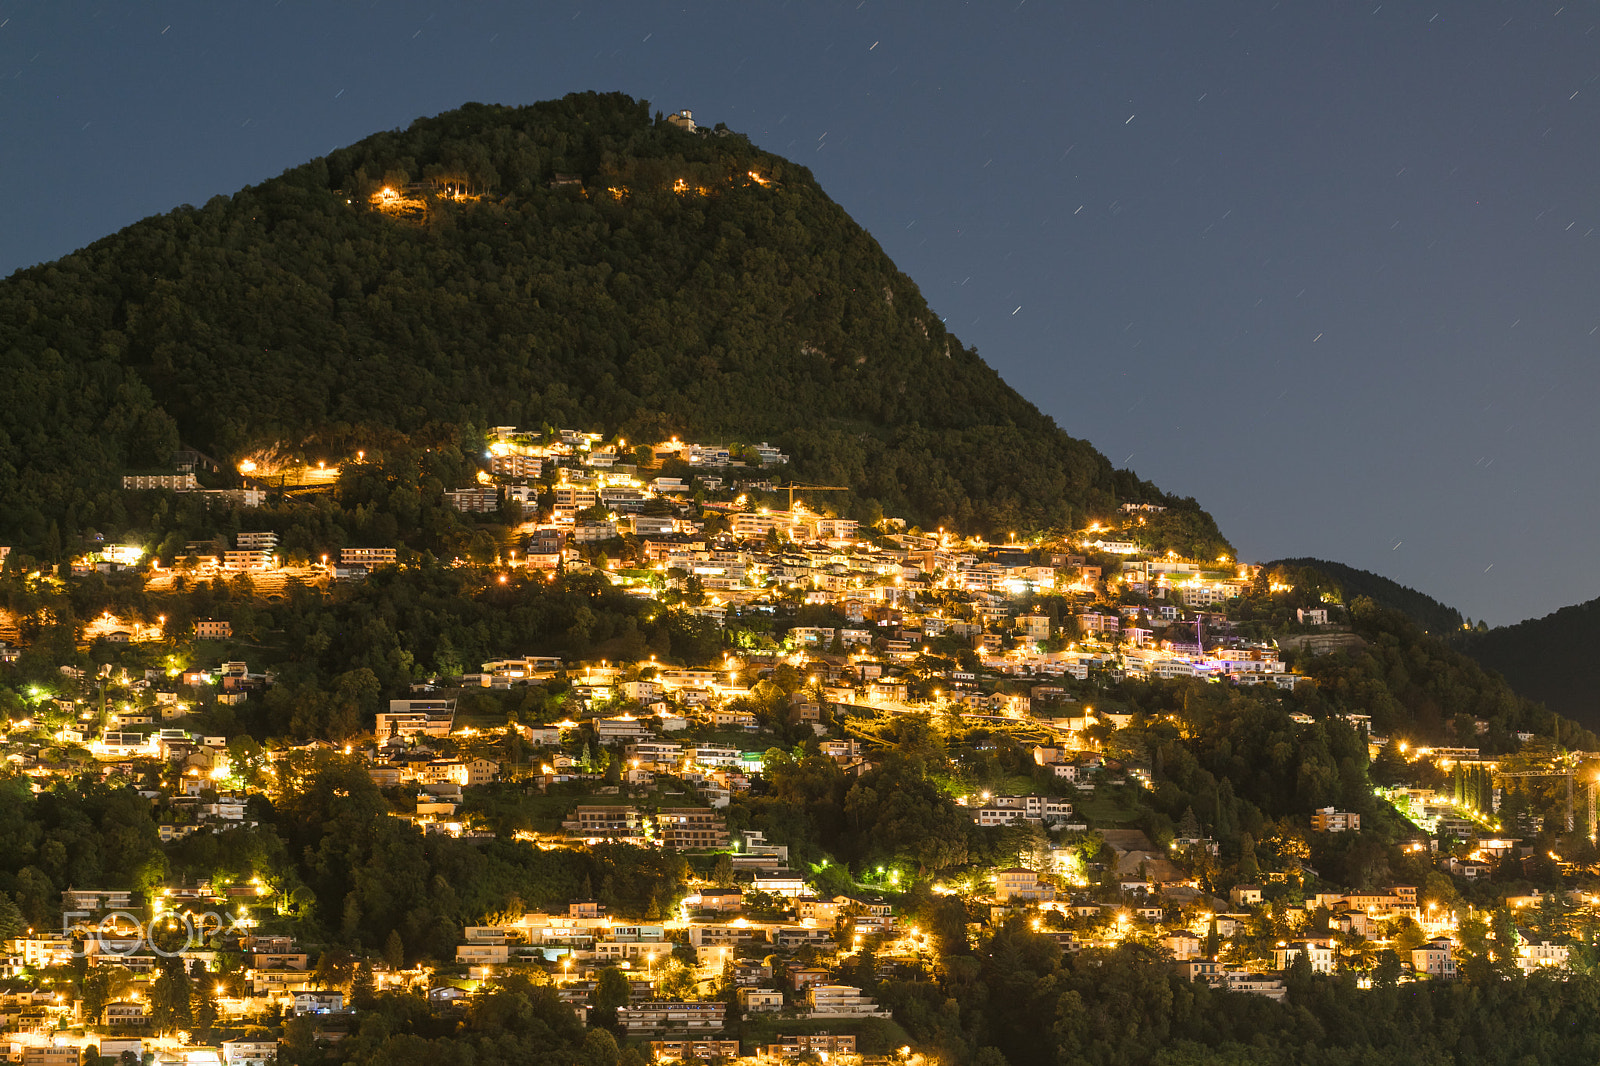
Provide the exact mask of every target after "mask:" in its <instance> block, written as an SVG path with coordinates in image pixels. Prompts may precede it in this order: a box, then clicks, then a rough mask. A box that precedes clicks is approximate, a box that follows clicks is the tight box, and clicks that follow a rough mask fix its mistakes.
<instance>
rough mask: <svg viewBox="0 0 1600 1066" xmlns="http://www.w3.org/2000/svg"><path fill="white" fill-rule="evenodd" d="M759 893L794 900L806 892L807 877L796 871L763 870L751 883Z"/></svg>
mask: <svg viewBox="0 0 1600 1066" xmlns="http://www.w3.org/2000/svg"><path fill="white" fill-rule="evenodd" d="M750 887H751V888H753V889H755V890H756V891H757V892H771V893H773V894H774V895H779V896H788V897H789V898H791V899H792V898H794V897H795V896H798V895H800V894H801V893H802V892H804V891H805V890H806V881H805V877H804V876H803V875H801V874H799V873H796V872H795V871H794V870H761V871H759V872H757V873H756V875H755V877H754V879H752V880H751V882H750Z"/></svg>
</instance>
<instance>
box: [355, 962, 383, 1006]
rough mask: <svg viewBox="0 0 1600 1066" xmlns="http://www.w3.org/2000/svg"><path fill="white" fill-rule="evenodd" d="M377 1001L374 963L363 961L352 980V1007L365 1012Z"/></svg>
mask: <svg viewBox="0 0 1600 1066" xmlns="http://www.w3.org/2000/svg"><path fill="white" fill-rule="evenodd" d="M377 999H378V984H377V981H376V979H374V977H373V976H372V963H371V962H369V961H368V960H366V959H362V960H361V965H359V966H357V967H356V972H355V976H353V977H352V978H350V1005H351V1006H353V1007H358V1008H361V1009H363V1010H365V1009H366V1008H368V1007H370V1006H372V1004H373V1003H375V1002H376V1001H377Z"/></svg>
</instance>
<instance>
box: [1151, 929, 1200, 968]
mask: <svg viewBox="0 0 1600 1066" xmlns="http://www.w3.org/2000/svg"><path fill="white" fill-rule="evenodd" d="M1200 943H1201V941H1200V938H1199V937H1198V936H1196V935H1195V934H1193V933H1191V932H1189V931H1188V930H1179V931H1178V932H1176V933H1169V934H1167V935H1166V936H1164V937H1162V938H1161V946H1162V947H1164V948H1166V949H1167V950H1168V951H1170V952H1172V957H1173V958H1175V959H1177V960H1178V961H1179V962H1187V961H1188V960H1190V959H1192V958H1194V957H1195V956H1197V955H1199V954H1200Z"/></svg>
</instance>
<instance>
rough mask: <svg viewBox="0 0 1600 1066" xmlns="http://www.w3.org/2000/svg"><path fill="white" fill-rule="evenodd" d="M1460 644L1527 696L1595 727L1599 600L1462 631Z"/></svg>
mask: <svg viewBox="0 0 1600 1066" xmlns="http://www.w3.org/2000/svg"><path fill="white" fill-rule="evenodd" d="M1460 643H1461V649H1462V650H1463V651H1465V652H1466V653H1467V654H1468V655H1470V656H1472V657H1473V658H1474V659H1476V660H1478V662H1479V663H1480V664H1481V665H1482V666H1483V667H1484V669H1486V670H1495V671H1498V672H1499V673H1500V674H1501V675H1503V676H1504V677H1505V679H1506V681H1507V682H1509V683H1510V685H1511V687H1512V688H1513V689H1515V690H1516V691H1517V692H1519V693H1520V694H1522V695H1524V696H1527V697H1528V698H1529V699H1535V700H1541V701H1543V702H1544V703H1545V704H1546V705H1547V706H1548V707H1549V708H1550V709H1551V710H1552V711H1555V712H1556V713H1557V714H1562V715H1565V716H1567V717H1568V718H1571V719H1573V720H1575V721H1577V722H1580V723H1582V724H1583V725H1585V726H1588V727H1589V728H1590V729H1594V728H1596V727H1597V726H1600V655H1596V653H1595V648H1596V647H1597V646H1600V599H1593V600H1590V601H1588V602H1587V603H1579V604H1575V605H1573V606H1571V607H1563V608H1561V609H1560V610H1559V611H1554V612H1552V613H1550V614H1547V615H1545V616H1544V617H1543V618H1530V619H1528V620H1527V621H1523V622H1518V623H1517V624H1516V625H1510V626H1498V627H1496V628H1494V629H1491V630H1489V631H1488V632H1486V633H1468V634H1463V635H1462V638H1461V642H1460Z"/></svg>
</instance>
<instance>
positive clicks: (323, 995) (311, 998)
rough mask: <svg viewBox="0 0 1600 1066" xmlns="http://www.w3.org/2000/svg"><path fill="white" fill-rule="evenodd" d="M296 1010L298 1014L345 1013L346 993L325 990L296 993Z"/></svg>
mask: <svg viewBox="0 0 1600 1066" xmlns="http://www.w3.org/2000/svg"><path fill="white" fill-rule="evenodd" d="M294 1012H295V1013H296V1014H342V1013H344V993H343V992H325V991H304V992H296V993H295V994H294Z"/></svg>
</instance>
